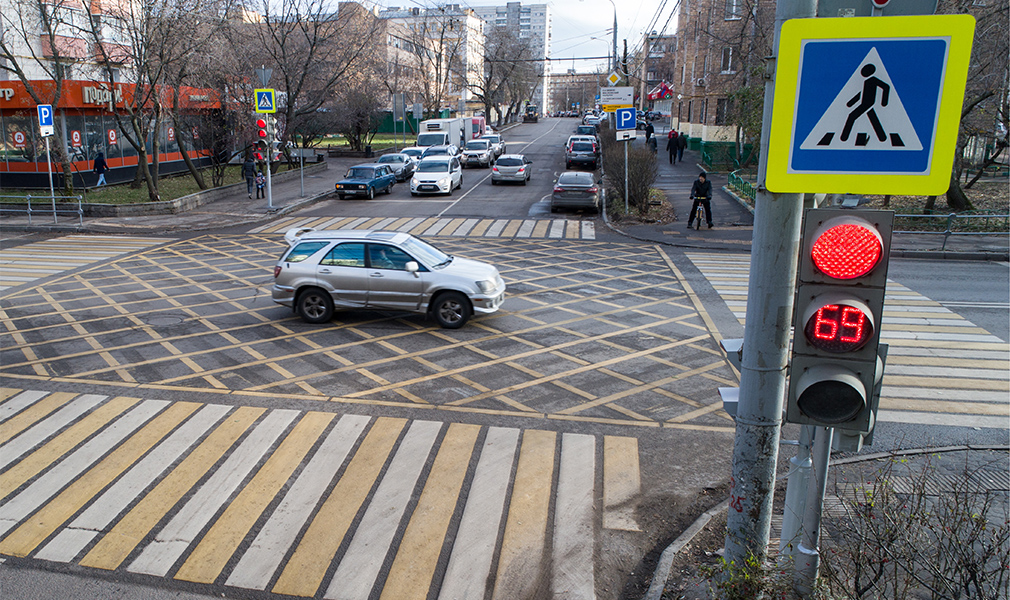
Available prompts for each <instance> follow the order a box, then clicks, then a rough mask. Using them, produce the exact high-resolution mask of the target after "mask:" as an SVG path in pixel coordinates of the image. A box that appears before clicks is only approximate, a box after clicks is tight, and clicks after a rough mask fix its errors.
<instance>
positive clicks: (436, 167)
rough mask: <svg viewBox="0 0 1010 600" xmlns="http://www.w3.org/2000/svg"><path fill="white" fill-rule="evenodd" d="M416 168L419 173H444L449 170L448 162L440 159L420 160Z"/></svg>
mask: <svg viewBox="0 0 1010 600" xmlns="http://www.w3.org/2000/svg"><path fill="white" fill-rule="evenodd" d="M417 170H418V172H420V173H444V172H446V171H448V170H449V163H448V162H445V161H441V160H433V161H428V162H426V161H421V164H419V165H418V166H417Z"/></svg>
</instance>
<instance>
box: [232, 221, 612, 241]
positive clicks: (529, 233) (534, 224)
mask: <svg viewBox="0 0 1010 600" xmlns="http://www.w3.org/2000/svg"><path fill="white" fill-rule="evenodd" d="M295 227H315V228H316V229H384V230H386V231H405V232H409V233H412V234H414V235H420V236H449V237H489V238H496V237H507V238H512V237H517V238H536V239H560V238H565V239H582V240H595V239H596V226H595V224H594V223H593V221H588V220H587V221H579V220H575V219H499V220H491V219H485V220H481V219H473V218H471V219H462V218H459V219H449V218H429V219H424V218H421V217H419V218H414V219H411V220H404V219H395V218H387V219H369V218H367V217H357V218H322V219H320V218H305V217H283V218H280V219H277V220H276V221H271V222H270V223H268V224H266V225H261V226H259V227H256V228H255V229H252V230H251V231H250V232H249V233H278V234H283V233H284V232H286V231H287V230H289V229H293V228H295Z"/></svg>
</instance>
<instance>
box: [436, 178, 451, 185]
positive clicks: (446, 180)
mask: <svg viewBox="0 0 1010 600" xmlns="http://www.w3.org/2000/svg"><path fill="white" fill-rule="evenodd" d="M438 185H449V178H448V177H443V178H441V179H439V180H438Z"/></svg>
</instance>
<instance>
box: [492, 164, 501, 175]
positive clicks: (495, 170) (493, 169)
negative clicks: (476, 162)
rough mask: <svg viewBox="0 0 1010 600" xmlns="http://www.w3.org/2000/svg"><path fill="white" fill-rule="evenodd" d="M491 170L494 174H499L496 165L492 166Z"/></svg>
mask: <svg viewBox="0 0 1010 600" xmlns="http://www.w3.org/2000/svg"><path fill="white" fill-rule="evenodd" d="M491 170H492V171H494V172H495V173H498V172H499V171H498V166H497V165H496V166H494V167H491Z"/></svg>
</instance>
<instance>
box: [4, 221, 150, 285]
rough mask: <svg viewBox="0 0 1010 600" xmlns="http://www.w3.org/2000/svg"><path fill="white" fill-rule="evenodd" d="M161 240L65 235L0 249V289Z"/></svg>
mask: <svg viewBox="0 0 1010 600" xmlns="http://www.w3.org/2000/svg"><path fill="white" fill-rule="evenodd" d="M163 243H165V240H163V239H159V238H150V237H119V236H100V235H68V236H64V237H60V238H55V239H51V240H45V241H42V242H34V243H31V244H25V245H23V246H16V247H13V248H5V249H0V292H3V291H4V290H6V289H7V288H10V287H13V286H16V285H21V284H24V283H28V282H30V281H35V280H36V279H41V278H43V277H49V276H50V275H56V274H57V273H62V272H63V271H66V270H69V269H77V268H80V267H83V266H86V265H89V264H91V263H94V262H98V261H103V260H110V259H112V258H115V257H117V256H119V255H121V254H126V253H128V252H136V251H138V250H143V249H145V248H149V247H151V246H154V245H157V244H163Z"/></svg>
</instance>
